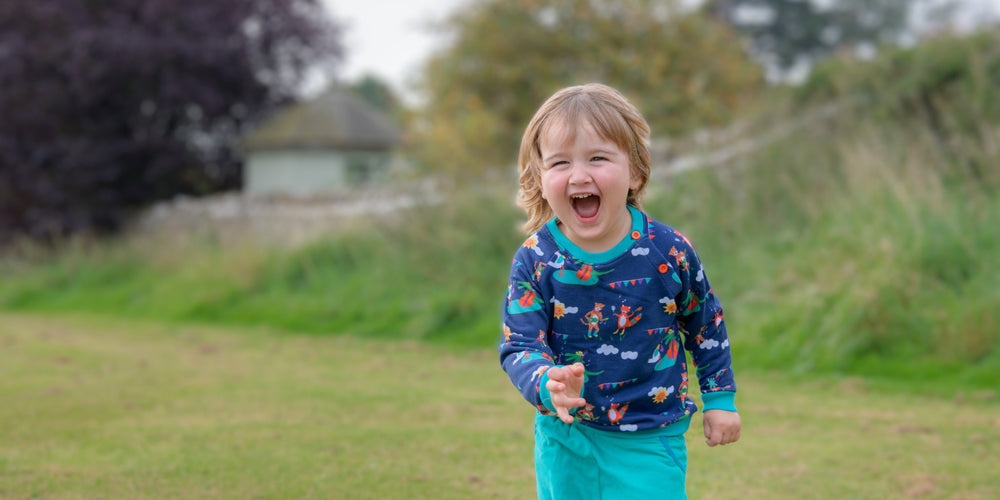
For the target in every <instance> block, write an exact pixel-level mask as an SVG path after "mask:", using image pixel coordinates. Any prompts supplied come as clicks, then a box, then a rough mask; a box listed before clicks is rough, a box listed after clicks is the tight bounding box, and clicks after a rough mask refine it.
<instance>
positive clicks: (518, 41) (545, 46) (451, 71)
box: [417, 0, 761, 173]
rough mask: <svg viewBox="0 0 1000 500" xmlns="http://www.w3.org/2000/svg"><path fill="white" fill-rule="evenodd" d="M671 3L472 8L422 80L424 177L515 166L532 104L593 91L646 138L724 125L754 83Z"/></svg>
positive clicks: (449, 28) (746, 63)
mask: <svg viewBox="0 0 1000 500" xmlns="http://www.w3.org/2000/svg"><path fill="white" fill-rule="evenodd" d="M678 5H679V4H678V2H661V1H654V0H617V1H614V2H592V1H589V0H516V1H507V0H482V1H478V2H473V3H471V4H470V5H469V6H468V7H467V8H465V9H464V10H461V11H459V12H458V13H457V14H455V15H454V16H453V17H451V18H450V19H448V20H447V21H446V22H444V23H443V26H442V27H441V29H442V31H445V32H447V33H448V34H449V35H450V37H451V38H450V40H451V42H450V44H449V45H448V46H447V47H446V48H445V49H444V50H443V51H441V52H440V53H438V54H437V55H435V56H434V57H432V59H431V60H430V61H429V63H428V64H427V66H426V69H425V71H424V78H425V80H424V82H423V88H424V92H425V94H426V97H427V104H426V109H425V110H424V117H423V119H424V121H423V123H422V124H421V126H422V128H421V129H420V132H419V134H420V140H419V141H417V143H418V144H421V145H422V146H423V147H422V148H421V149H420V150H419V151H418V152H419V153H420V155H421V158H422V160H423V162H424V163H425V164H427V165H429V166H431V167H432V168H436V169H443V170H447V171H451V172H459V171H470V172H472V173H480V172H482V171H483V170H484V169H487V168H490V167H496V166H501V165H503V166H506V165H510V164H511V163H512V160H513V159H514V158H515V157H516V154H517V148H518V145H519V143H520V137H521V134H522V133H523V130H524V127H525V126H526V125H527V122H528V120H529V119H530V118H531V116H532V115H533V114H534V112H535V110H536V109H537V107H538V106H539V105H540V104H541V103H542V101H543V100H544V99H545V98H547V97H548V96H549V95H551V94H552V93H553V92H555V91H556V90H558V89H559V88H561V87H564V86H568V85H576V84H581V83H585V82H588V81H600V82H603V83H607V84H609V85H611V86H614V87H616V88H618V89H619V90H621V91H622V92H623V93H624V94H625V95H626V96H628V97H629V98H630V99H632V100H633V102H634V103H635V104H636V105H637V106H638V107H639V109H640V110H641V111H642V112H643V114H644V115H645V116H646V118H647V120H648V121H649V122H650V124H651V126H652V128H653V132H654V136H664V135H667V134H677V133H681V132H686V131H692V130H696V129H698V128H701V127H705V126H708V125H716V124H720V123H725V122H726V121H728V120H731V119H732V118H733V117H734V116H735V113H736V112H737V111H738V110H739V109H740V105H741V104H743V103H745V102H746V100H747V99H748V98H749V96H750V94H751V93H752V92H753V91H755V90H757V89H758V88H759V84H760V82H761V78H760V72H759V68H757V67H756V66H755V65H754V64H753V63H752V62H751V61H750V60H749V59H748V58H747V57H746V54H745V53H744V51H743V49H742V47H741V44H740V42H739V40H738V39H737V38H736V37H735V35H734V34H733V33H731V32H730V31H729V30H728V29H726V28H725V27H724V26H722V25H720V24H717V23H715V22H713V21H712V20H710V19H708V18H707V17H706V16H704V15H702V14H700V13H698V12H685V11H683V10H681V9H680V8H679V7H678Z"/></svg>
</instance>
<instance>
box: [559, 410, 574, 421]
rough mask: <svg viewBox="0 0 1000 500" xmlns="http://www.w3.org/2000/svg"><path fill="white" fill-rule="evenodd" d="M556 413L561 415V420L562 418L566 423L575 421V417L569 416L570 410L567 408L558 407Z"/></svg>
mask: <svg viewBox="0 0 1000 500" xmlns="http://www.w3.org/2000/svg"><path fill="white" fill-rule="evenodd" d="M556 414H557V415H558V416H559V420H562V421H563V422H564V423H567V424H572V423H573V417H571V416H569V412H568V411H566V408H562V407H559V408H556Z"/></svg>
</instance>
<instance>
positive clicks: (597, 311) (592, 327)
mask: <svg viewBox="0 0 1000 500" xmlns="http://www.w3.org/2000/svg"><path fill="white" fill-rule="evenodd" d="M602 309H604V304H601V303H600V302H595V303H594V308H593V309H591V310H590V311H589V312H588V313H587V314H584V315H583V317H582V318H580V322H581V323H583V324H585V325H587V338H588V339H589V338H593V337H596V336H597V334H598V333H599V332H600V329H601V323H604V322H605V321H607V320H609V319H611V318H605V317H604V314H602V313H601V310H602Z"/></svg>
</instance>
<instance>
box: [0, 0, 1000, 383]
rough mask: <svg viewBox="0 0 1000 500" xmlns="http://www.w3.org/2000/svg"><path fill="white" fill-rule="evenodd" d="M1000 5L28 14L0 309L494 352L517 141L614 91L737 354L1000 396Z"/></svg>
mask: <svg viewBox="0 0 1000 500" xmlns="http://www.w3.org/2000/svg"><path fill="white" fill-rule="evenodd" d="M997 5H998V4H997V3H996V2H991V1H973V0H964V1H960V0H954V1H949V0H919V1H904V0H878V1H859V0H824V1H819V0H816V1H793V0H711V1H710V0H704V1H696V0H688V1H680V0H677V1H666V0H659V1H653V0H620V1H607V2H594V1H590V0H449V1H444V2H438V1H435V2H431V1H421V2H417V1H414V2H394V1H369V2H339V1H336V0H322V1H320V0H259V1H254V2H246V1H242V0H211V1H206V0H198V1H188V0H183V1H178V0H173V1H167V0H146V1H142V2H134V1H125V0H105V1H102V2H84V1H80V0H36V1H33V2H5V3H4V4H3V5H2V6H0V252H2V261H0V266H2V267H0V271H2V273H3V279H2V280H0V308H3V309H5V310H11V311H44V312H46V313H53V314H58V313H70V312H86V313H96V314H109V315H115V316H123V317H143V318H152V319H156V320H162V321H168V322H175V321H180V322H183V321H197V322H215V323H219V324H224V325H268V326H273V327H275V328H283V329H290V330H295V331H307V332H316V333H324V334H328V333H329V334H339V333H345V332H347V333H354V334H362V335H374V336H379V337H385V338H393V339H402V338H405V339H420V340H427V341H431V342H442V343H445V344H449V345H456V346H473V347H490V346H491V345H492V344H493V342H494V341H495V340H496V336H497V322H498V318H497V317H496V311H497V309H498V303H499V301H500V298H501V297H502V295H503V292H504V287H505V280H506V273H507V265H508V262H509V258H510V255H511V254H512V252H513V250H514V249H515V248H516V247H517V245H518V244H519V242H520V241H521V238H523V237H524V235H523V234H521V233H520V232H519V230H518V227H519V224H520V221H521V219H522V215H521V214H520V213H519V211H518V209H517V208H516V207H515V205H514V203H513V200H514V197H515V192H516V178H515V175H514V173H515V165H514V159H515V157H516V153H517V147H518V143H519V139H520V135H521V133H522V131H523V128H524V126H525V124H526V123H527V121H528V119H529V118H530V117H531V115H532V114H533V112H534V110H535V109H536V108H537V106H538V105H539V104H540V103H541V102H542V101H543V100H544V99H545V98H546V97H547V96H549V95H551V93H552V92H554V91H555V90H557V89H559V88H561V87H563V86H566V85H572V84H579V83H583V82H588V81H600V82H604V83H607V84H609V85H612V86H614V87H616V88H618V89H620V90H621V91H622V92H623V93H624V94H625V95H626V96H628V97H629V98H630V99H631V100H632V101H633V102H634V103H635V104H636V105H637V106H638V107H639V108H640V110H642V111H643V113H644V114H645V116H646V117H647V119H648V121H649V122H650V124H651V126H652V129H653V134H654V139H653V144H652V146H653V152H654V163H655V166H654V180H653V182H652V183H651V188H650V193H649V197H648V199H647V202H646V207H645V208H646V210H648V211H649V212H650V213H651V214H652V215H654V216H655V217H657V218H658V219H661V220H663V221H665V222H667V223H669V224H671V225H673V226H675V227H677V228H679V229H681V230H682V231H685V232H686V233H687V234H689V236H691V237H692V239H693V240H694V242H695V245H696V247H697V248H698V249H699V251H700V253H702V254H704V255H703V259H704V260H705V261H706V262H708V263H711V267H712V268H711V269H710V272H711V274H712V276H713V278H714V279H713V283H716V286H717V290H716V292H717V294H718V295H719V296H720V297H721V298H722V299H723V301H724V303H725V304H726V306H727V319H730V321H731V322H732V324H733V325H734V326H733V329H734V332H733V334H734V337H736V340H734V349H735V350H737V351H738V352H739V355H738V356H737V362H738V363H739V364H741V365H745V366H754V367H771V368H782V369H785V368H789V369H793V370H796V371H797V372H801V373H808V372H819V373H823V372H826V373H849V374H868V375H873V376H881V377H901V378H906V377H912V376H915V375H916V374H919V376H921V377H924V378H927V379H928V381H929V383H930V382H934V381H937V382H938V383H941V384H943V385H947V384H950V383H955V382H962V383H967V384H972V385H974V386H986V387H993V386H994V385H995V383H996V378H995V374H996V373H998V369H1000V352H998V351H997V349H996V347H995V346H996V343H997V340H998V336H1000V334H998V331H1000V317H998V315H997V311H996V307H995V305H996V304H997V303H1000V292H998V291H997V290H998V289H1000V288H998V287H996V283H998V282H1000V257H998V255H1000V251H998V250H1000V231H998V230H997V228H998V227H1000V201H998V187H1000V173H998V171H1000V169H998V167H997V154H998V144H1000V135H998V134H1000V129H998V125H1000V124H998V123H997V122H998V117H1000V99H998V88H1000V87H998V86H1000V52H998V47H1000V44H998V43H997V35H996V22H997V19H998V16H1000V9H998V7H997ZM945 381H946V382H945Z"/></svg>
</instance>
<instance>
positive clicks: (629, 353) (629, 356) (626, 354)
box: [622, 351, 639, 359]
mask: <svg viewBox="0 0 1000 500" xmlns="http://www.w3.org/2000/svg"><path fill="white" fill-rule="evenodd" d="M622 359H639V353H637V352H635V351H625V352H623V353H622Z"/></svg>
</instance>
